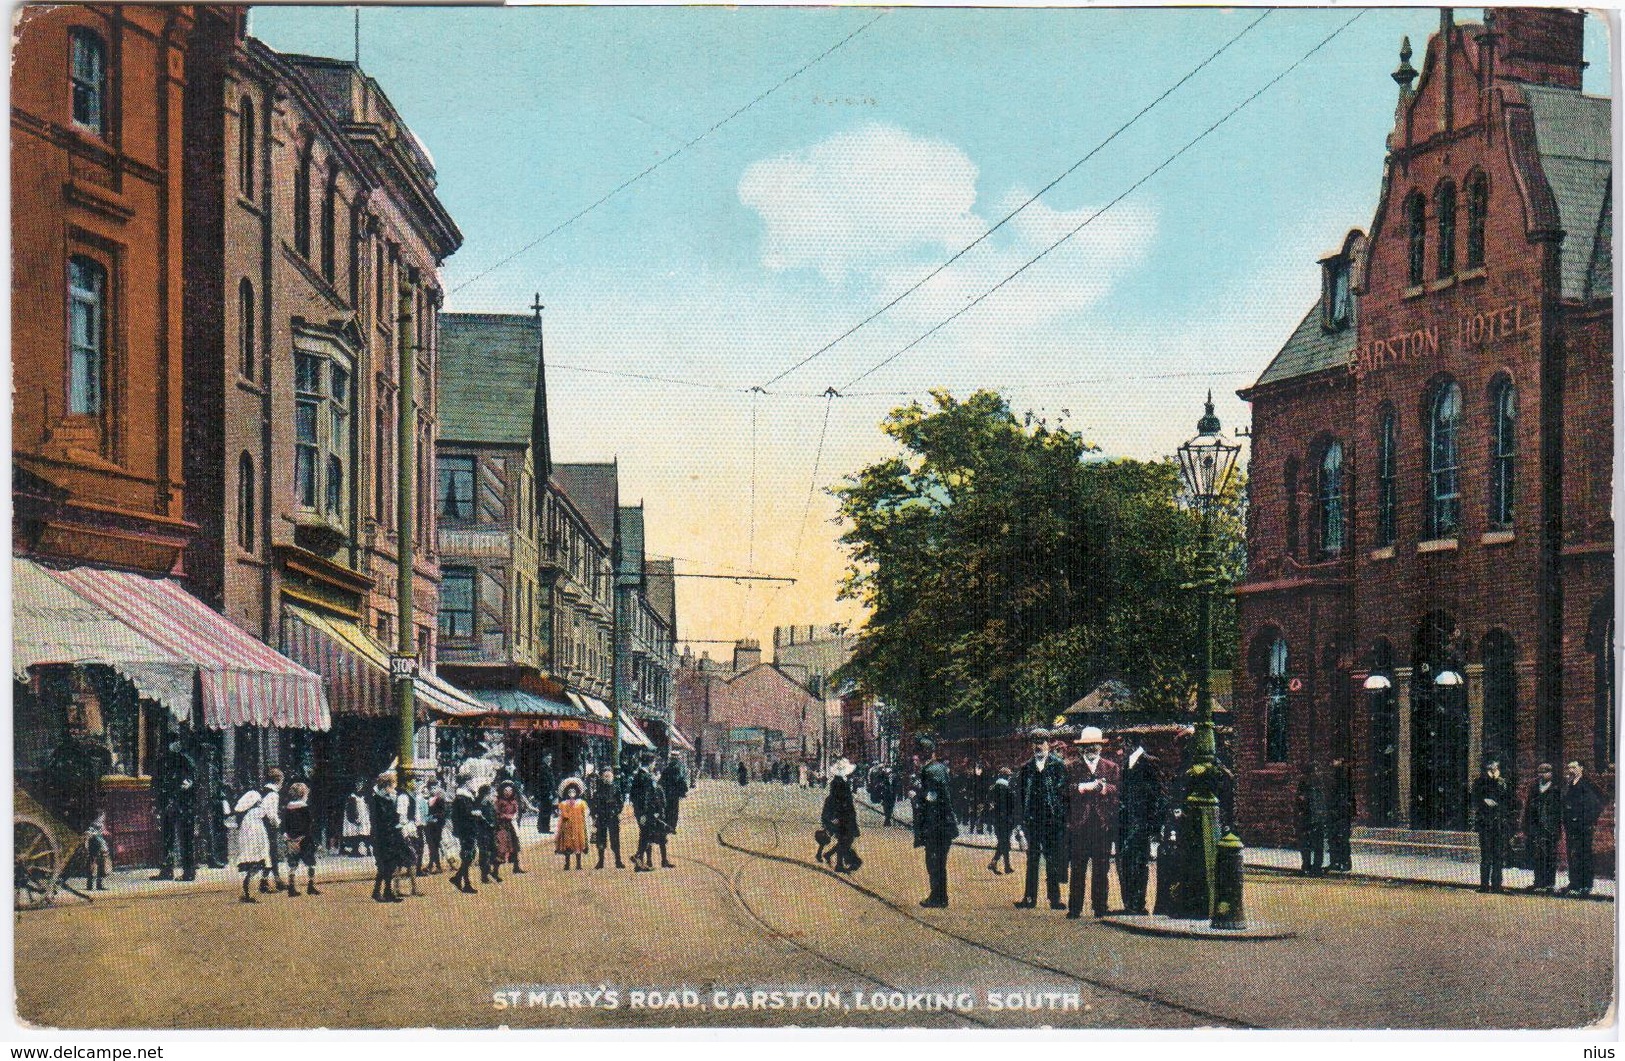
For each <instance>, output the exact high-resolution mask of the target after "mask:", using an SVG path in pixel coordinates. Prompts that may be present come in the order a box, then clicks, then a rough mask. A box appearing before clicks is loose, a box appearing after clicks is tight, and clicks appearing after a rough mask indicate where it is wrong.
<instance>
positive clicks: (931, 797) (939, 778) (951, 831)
mask: <svg viewBox="0 0 1625 1061" xmlns="http://www.w3.org/2000/svg"><path fill="white" fill-rule="evenodd" d="M958 835H959V822H958V821H957V820H956V819H955V818H954V800H953V783H952V779H951V776H950V775H949V773H948V764H947V763H944V762H930V763H927V764H926V765H925V767H924V769H922V770H921V771H920V784H919V787H918V788H916V789H915V790H914V846H915V847H924V846H926V845H928V844H929V845H938V844H948V843H952V842H953V839H954V837H956V836H958Z"/></svg>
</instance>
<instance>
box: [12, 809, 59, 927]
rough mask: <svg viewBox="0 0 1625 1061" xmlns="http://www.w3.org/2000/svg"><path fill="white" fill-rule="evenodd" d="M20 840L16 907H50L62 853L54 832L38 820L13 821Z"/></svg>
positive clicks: (15, 835)
mask: <svg viewBox="0 0 1625 1061" xmlns="http://www.w3.org/2000/svg"><path fill="white" fill-rule="evenodd" d="M12 834H13V837H14V838H15V840H16V854H17V861H16V906H17V909H19V910H23V909H29V908H32V907H36V906H47V905H49V904H50V903H51V901H52V900H53V899H55V898H56V882H57V871H58V869H59V867H60V862H61V854H60V852H59V851H58V850H57V846H56V842H55V841H54V840H52V839H51V834H50V833H48V832H46V831H45V829H44V827H42V826H41V825H40V824H39V823H37V822H32V821H28V820H26V819H19V820H16V821H14V822H13V823H12Z"/></svg>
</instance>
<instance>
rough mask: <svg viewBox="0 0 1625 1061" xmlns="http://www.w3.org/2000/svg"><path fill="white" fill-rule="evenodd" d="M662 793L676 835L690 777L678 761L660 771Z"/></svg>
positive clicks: (672, 829)
mask: <svg viewBox="0 0 1625 1061" xmlns="http://www.w3.org/2000/svg"><path fill="white" fill-rule="evenodd" d="M660 792H661V794H662V795H664V796H665V797H666V818H667V820H668V821H669V822H670V823H671V831H672V832H674V833H675V832H676V831H677V816H678V811H679V808H680V807H681V806H682V802H683V797H684V796H686V795H688V776H687V775H686V774H684V773H683V764H681V763H679V762H678V761H677V760H676V759H673V760H672V761H671V762H669V763H667V764H666V768H665V769H664V770H662V771H660Z"/></svg>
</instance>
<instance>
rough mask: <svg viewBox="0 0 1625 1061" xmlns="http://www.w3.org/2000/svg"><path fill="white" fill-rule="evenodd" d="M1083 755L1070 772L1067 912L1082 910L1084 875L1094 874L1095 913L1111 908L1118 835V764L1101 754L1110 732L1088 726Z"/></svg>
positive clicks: (1102, 913)
mask: <svg viewBox="0 0 1625 1061" xmlns="http://www.w3.org/2000/svg"><path fill="white" fill-rule="evenodd" d="M1077 743H1078V748H1079V750H1080V751H1081V752H1082V754H1081V755H1080V756H1079V757H1078V761H1077V762H1076V763H1074V764H1072V766H1071V768H1070V769H1069V770H1068V782H1069V783H1070V785H1071V794H1070V805H1069V806H1068V808H1067V823H1066V824H1067V832H1068V834H1070V839H1071V846H1072V865H1071V876H1072V887H1071V891H1070V893H1069V894H1068V896H1067V904H1066V916H1067V917H1071V918H1076V917H1080V916H1082V913H1083V886H1084V884H1083V879H1084V875H1085V873H1086V872H1087V873H1090V874H1091V875H1092V879H1091V880H1090V882H1089V884H1090V887H1089V905H1090V908H1091V909H1092V910H1093V912H1094V915H1095V916H1096V917H1105V916H1106V914H1107V912H1108V890H1109V888H1110V886H1111V878H1110V873H1111V864H1112V840H1113V839H1114V838H1115V837H1116V836H1117V794H1118V786H1119V773H1118V769H1117V764H1116V763H1114V762H1112V761H1111V760H1110V759H1107V758H1105V757H1103V756H1102V755H1101V754H1100V750H1101V748H1102V747H1103V746H1104V745H1105V743H1106V736H1105V734H1103V733H1101V732H1100V730H1099V729H1098V728H1096V727H1094V726H1085V727H1084V728H1083V732H1082V733H1080V734H1079V735H1078V742H1077Z"/></svg>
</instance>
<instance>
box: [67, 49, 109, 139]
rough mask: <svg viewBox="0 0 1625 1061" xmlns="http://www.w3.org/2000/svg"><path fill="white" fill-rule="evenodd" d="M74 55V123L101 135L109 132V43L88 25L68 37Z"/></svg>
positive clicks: (71, 61) (72, 60)
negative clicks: (88, 27)
mask: <svg viewBox="0 0 1625 1061" xmlns="http://www.w3.org/2000/svg"><path fill="white" fill-rule="evenodd" d="M68 40H69V44H70V48H71V51H72V56H71V58H70V60H69V78H70V81H71V83H72V88H73V124H75V125H77V126H78V127H79V128H81V129H88V130H89V131H91V132H93V133H95V134H96V135H98V136H101V135H104V134H105V133H106V132H107V45H106V44H105V43H104V42H103V41H102V39H101V37H99V36H97V35H96V34H95V33H93V32H92V31H90V30H88V29H74V30H73V31H72V32H71V33H70V34H69V37H68Z"/></svg>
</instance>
